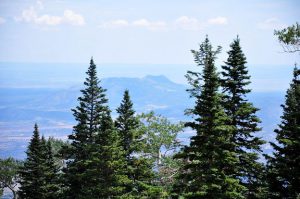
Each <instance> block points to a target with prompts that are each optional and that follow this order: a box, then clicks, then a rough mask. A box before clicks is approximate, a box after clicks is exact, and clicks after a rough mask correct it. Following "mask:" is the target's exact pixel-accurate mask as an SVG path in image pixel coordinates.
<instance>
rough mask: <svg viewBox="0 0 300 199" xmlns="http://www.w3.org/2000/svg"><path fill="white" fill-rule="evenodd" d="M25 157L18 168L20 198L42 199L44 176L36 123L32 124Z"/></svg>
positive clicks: (41, 148) (40, 144) (41, 149)
mask: <svg viewBox="0 0 300 199" xmlns="http://www.w3.org/2000/svg"><path fill="white" fill-rule="evenodd" d="M26 154H27V158H26V160H25V162H24V165H23V166H22V168H21V170H20V190H19V195H20V197H21V198H22V199H43V198H44V190H43V187H44V185H45V178H44V172H43V164H44V161H45V159H44V158H43V147H42V143H41V139H40V133H39V130H38V125H37V124H35V125H34V131H33V136H32V138H31V140H30V142H29V146H28V149H27V152H26Z"/></svg>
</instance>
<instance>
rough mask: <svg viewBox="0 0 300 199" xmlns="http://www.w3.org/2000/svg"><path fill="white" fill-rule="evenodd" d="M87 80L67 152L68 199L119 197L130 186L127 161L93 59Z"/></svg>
mask: <svg viewBox="0 0 300 199" xmlns="http://www.w3.org/2000/svg"><path fill="white" fill-rule="evenodd" d="M87 76H88V77H87V78H86V80H85V82H84V85H85V88H84V89H83V90H81V92H82V96H81V97H79V98H78V101H79V105H78V106H77V107H76V109H73V114H74V117H75V120H76V121H77V125H76V126H74V129H73V133H72V134H71V135H70V136H69V139H70V140H71V141H72V143H71V147H69V148H68V150H67V153H68V154H69V162H68V165H67V168H66V170H65V173H66V175H65V177H66V186H67V187H68V191H67V197H69V198H72V199H74V198H99V197H100V198H110V197H117V196H120V195H122V194H123V191H124V189H125V188H124V186H125V185H126V183H127V182H126V181H127V178H126V175H124V174H123V173H122V172H124V168H125V165H124V163H125V160H124V159H123V158H122V154H123V150H122V148H121V146H120V138H119V137H118V135H117V133H116V130H115V128H114V125H113V122H112V119H111V116H110V110H109V108H108V105H107V101H108V100H107V99H106V97H105V91H106V90H105V89H103V88H102V87H101V86H100V81H99V80H98V78H97V72H96V65H95V64H94V61H93V59H91V62H90V67H89V69H88V71H87Z"/></svg>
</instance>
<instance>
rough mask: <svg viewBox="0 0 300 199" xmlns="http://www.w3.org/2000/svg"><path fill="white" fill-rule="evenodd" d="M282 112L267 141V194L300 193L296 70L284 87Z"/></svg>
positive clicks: (299, 83)
mask: <svg viewBox="0 0 300 199" xmlns="http://www.w3.org/2000/svg"><path fill="white" fill-rule="evenodd" d="M282 108H283V115H282V116H281V119H282V121H281V123H280V124H279V126H278V129H276V130H275V133H276V134H277V135H276V141H277V143H273V142H272V143H271V145H272V146H273V148H274V152H273V156H272V157H270V156H267V160H268V162H267V171H268V173H267V179H268V185H269V198H278V199H279V198H298V197H300V70H299V69H297V68H295V69H294V78H293V81H292V83H291V85H290V88H289V89H288V90H287V93H286V96H285V104H284V105H282Z"/></svg>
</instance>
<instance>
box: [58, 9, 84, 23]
mask: <svg viewBox="0 0 300 199" xmlns="http://www.w3.org/2000/svg"><path fill="white" fill-rule="evenodd" d="M62 20H63V21H64V22H65V23H68V24H71V25H75V26H82V25H84V24H85V21H84V18H83V16H82V15H80V14H76V13H75V12H73V11H72V10H65V11H64V16H63V19H62Z"/></svg>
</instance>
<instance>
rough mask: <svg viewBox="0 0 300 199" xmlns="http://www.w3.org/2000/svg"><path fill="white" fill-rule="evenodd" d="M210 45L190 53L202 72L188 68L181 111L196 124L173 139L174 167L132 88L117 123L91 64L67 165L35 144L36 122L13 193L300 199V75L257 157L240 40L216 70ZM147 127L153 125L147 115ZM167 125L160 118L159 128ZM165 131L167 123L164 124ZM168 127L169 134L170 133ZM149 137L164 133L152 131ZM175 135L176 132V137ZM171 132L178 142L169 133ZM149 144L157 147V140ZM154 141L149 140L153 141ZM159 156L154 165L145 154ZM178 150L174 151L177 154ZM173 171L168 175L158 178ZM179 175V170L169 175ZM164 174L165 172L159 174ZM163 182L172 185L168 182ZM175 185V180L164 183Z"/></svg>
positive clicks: (42, 143) (27, 196) (29, 197)
mask: <svg viewBox="0 0 300 199" xmlns="http://www.w3.org/2000/svg"><path fill="white" fill-rule="evenodd" d="M220 51H221V47H218V48H217V49H214V48H213V46H212V45H211V43H210V41H209V39H208V38H206V39H205V41H204V42H203V43H202V44H200V48H199V50H197V51H196V50H193V51H192V53H193V55H194V59H195V62H196V63H197V65H198V66H199V67H200V68H201V69H202V70H199V71H188V73H187V75H186V77H187V80H188V82H189V83H190V84H191V88H190V89H189V90H188V92H189V93H190V96H191V97H192V98H193V99H194V100H195V106H194V107H193V108H191V109H189V110H188V111H187V113H188V114H191V115H192V117H191V118H193V119H192V120H191V121H189V122H186V123H185V126H186V127H187V128H191V129H193V130H194V131H195V132H196V135H195V136H192V137H191V140H190V144H189V145H188V146H184V147H182V148H181V149H180V150H179V151H178V147H179V146H180V145H179V144H178V143H176V135H177V134H173V135H172V136H170V139H171V138H172V139H173V140H175V142H173V143H172V144H169V145H168V144H166V145H165V147H166V148H168V147H169V148H172V147H174V146H175V148H177V152H176V153H174V154H173V156H172V157H173V158H171V160H168V161H173V162H172V164H171V163H170V164H166V165H167V166H166V165H165V166H162V164H163V163H162V161H161V156H162V153H161V151H160V150H161V146H163V144H157V143H159V142H160V140H159V139H151V140H150V141H149V139H148V140H147V138H149V137H148V136H147V134H145V131H143V130H142V129H143V128H140V126H141V125H142V124H141V119H139V118H138V117H137V116H136V114H135V111H134V109H133V103H132V101H131V99H130V96H129V91H127V90H126V91H125V92H124V97H123V100H122V102H121V105H120V107H119V108H118V109H117V113H118V117H117V118H116V119H115V120H113V119H112V117H111V110H110V109H109V107H108V104H107V102H108V100H107V98H106V95H105V89H104V88H102V87H101V85H100V84H101V81H100V80H99V79H98V77H97V72H96V65H95V64H94V61H93V59H92V60H91V62H90V67H89V69H88V71H87V78H86V80H85V82H84V85H85V88H84V89H83V90H81V93H82V96H81V97H79V98H78V102H79V105H78V106H77V107H76V108H75V109H73V114H74V117H75V119H76V121H77V124H76V126H74V128H73V132H72V134H71V135H69V140H70V142H71V143H70V145H66V146H65V147H63V148H62V149H61V151H60V154H61V155H63V157H64V163H65V164H64V165H63V166H62V167H60V168H58V166H57V165H56V164H55V162H54V157H53V154H52V149H51V144H50V142H47V141H46V140H45V139H44V138H43V137H42V138H40V135H39V131H38V127H37V125H35V130H34V134H33V137H32V139H31V141H30V144H29V147H28V150H27V159H26V160H25V162H24V165H23V166H22V168H21V170H20V181H19V183H20V190H19V196H20V197H21V198H24V199H35V198H36V199H48V198H70V199H94V198H95V199H96V198H104V199H106V198H212V199H214V198H216V199H219V198H224V199H230V198H232V199H239V198H240V199H243V198H249V199H250V198H251V199H252V198H297V197H300V196H299V193H300V154H299V153H300V139H299V138H300V112H299V110H300V79H299V76H300V71H299V70H298V69H297V68H295V70H294V79H293V81H292V83H291V85H290V88H289V89H288V91H287V94H286V103H285V105H283V106H282V107H283V116H282V123H281V124H280V125H279V127H278V129H276V130H275V132H276V134H277V138H276V139H277V141H278V142H277V143H271V144H272V146H273V147H274V154H273V155H271V156H266V159H267V163H266V164H263V163H262V161H261V160H260V158H261V157H260V155H261V152H262V145H263V144H264V143H265V141H263V140H262V139H261V138H260V137H258V136H257V135H256V133H257V132H259V131H260V130H261V128H260V127H259V123H260V119H259V118H258V117H257V115H256V113H257V111H258V109H257V108H256V107H254V106H253V104H252V103H251V102H249V101H248V99H247V94H248V93H249V92H251V90H250V89H249V88H248V87H247V86H248V85H249V84H250V75H249V74H248V69H247V67H246V63H247V61H246V57H245V55H244V53H243V51H242V48H241V46H240V40H239V38H236V39H235V40H234V41H233V42H232V44H231V45H230V50H229V51H228V58H227V60H226V62H225V64H224V65H223V66H222V71H221V72H218V71H217V67H216V64H215V62H216V59H217V54H218V53H220ZM145 118H146V122H149V121H150V120H151V115H150V116H149V117H144V119H145ZM165 122H166V121H165ZM170 125H171V124H168V126H170ZM166 128H167V127H166ZM149 131H150V133H149V135H151V133H152V134H153V135H154V134H155V133H153V132H157V131H164V129H162V128H161V126H159V128H158V126H157V125H152V126H151V130H149ZM175 131H176V132H177V131H180V128H178V126H177V127H176V126H175V127H172V132H173V133H174V132H175ZM174 135H175V136H174ZM153 140H154V141H153ZM152 141H153V142H152ZM152 146H153V148H154V151H155V154H156V155H155V161H153V158H151V155H149V154H150V153H149V150H151V149H152ZM175 151H176V150H175ZM167 167H170V168H171V167H172V168H171V169H170V170H168V171H169V173H168V174H169V175H167V176H166V175H165V176H160V177H158V176H159V175H157V172H158V170H159V171H164V172H165V171H166V170H165V169H166V168H167ZM174 168H175V169H174ZM164 174H165V173H164ZM166 179H168V180H166ZM170 179H171V180H170Z"/></svg>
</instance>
